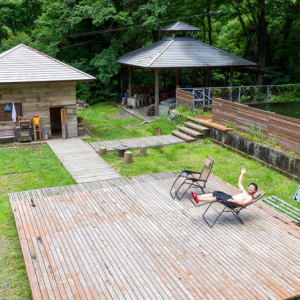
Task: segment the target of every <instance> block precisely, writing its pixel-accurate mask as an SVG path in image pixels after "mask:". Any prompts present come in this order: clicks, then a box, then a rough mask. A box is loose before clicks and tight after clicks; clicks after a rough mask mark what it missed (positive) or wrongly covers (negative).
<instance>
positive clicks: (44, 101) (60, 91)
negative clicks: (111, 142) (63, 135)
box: [0, 82, 78, 137]
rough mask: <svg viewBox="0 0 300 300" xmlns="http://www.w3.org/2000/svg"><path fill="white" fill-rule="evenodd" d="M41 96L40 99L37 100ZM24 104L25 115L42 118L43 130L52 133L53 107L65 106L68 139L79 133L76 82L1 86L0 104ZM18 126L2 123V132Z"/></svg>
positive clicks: (0, 126) (0, 125) (10, 122)
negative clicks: (51, 113) (51, 117)
mask: <svg viewBox="0 0 300 300" xmlns="http://www.w3.org/2000/svg"><path fill="white" fill-rule="evenodd" d="M38 96H39V99H37V98H38ZM12 102H15V103H22V110H23V115H30V118H31V119H32V117H33V116H34V115H38V116H40V119H41V127H42V129H45V130H49V132H50V112H49V107H51V106H65V107H66V110H67V128H68V137H75V136H77V135H78V132H77V111H76V89H75V82H56V83H48V82H46V83H24V84H23V83H22V84H2V85H0V103H5V104H6V103H12ZM16 126H17V122H16V123H13V122H12V121H9V122H2V121H0V130H3V129H10V128H13V127H16Z"/></svg>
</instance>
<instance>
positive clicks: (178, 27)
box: [158, 21, 200, 32]
mask: <svg viewBox="0 0 300 300" xmlns="http://www.w3.org/2000/svg"><path fill="white" fill-rule="evenodd" d="M158 30H159V31H169V32H174V31H200V29H199V28H197V27H194V26H191V25H188V24H185V23H182V22H179V21H178V22H176V23H173V24H171V25H168V26H166V27H163V28H161V29H158Z"/></svg>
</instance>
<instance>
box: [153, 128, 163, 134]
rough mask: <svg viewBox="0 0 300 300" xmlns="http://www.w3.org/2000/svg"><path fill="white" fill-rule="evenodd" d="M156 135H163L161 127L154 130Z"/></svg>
mask: <svg viewBox="0 0 300 300" xmlns="http://www.w3.org/2000/svg"><path fill="white" fill-rule="evenodd" d="M154 133H155V135H156V136H158V135H161V128H160V127H155V128H154Z"/></svg>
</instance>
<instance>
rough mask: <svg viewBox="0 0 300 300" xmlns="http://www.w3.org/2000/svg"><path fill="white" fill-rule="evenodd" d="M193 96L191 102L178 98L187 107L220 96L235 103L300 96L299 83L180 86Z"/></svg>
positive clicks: (181, 89) (294, 98)
mask: <svg viewBox="0 0 300 300" xmlns="http://www.w3.org/2000/svg"><path fill="white" fill-rule="evenodd" d="M178 91H179V94H180V91H185V92H187V93H188V94H189V95H190V97H193V99H194V100H193V103H191V102H190V103H186V101H185V100H184V99H181V98H179V99H180V102H181V103H180V104H181V105H185V106H187V107H188V108H193V109H194V108H195V107H197V106H199V105H200V106H203V105H210V104H211V101H212V98H222V99H225V100H228V101H231V102H235V103H260V102H261V103H264V102H269V101H280V102H281V101H293V100H296V99H299V98H300V85H299V84H283V85H257V86H233V87H209V88H180V89H177V93H178Z"/></svg>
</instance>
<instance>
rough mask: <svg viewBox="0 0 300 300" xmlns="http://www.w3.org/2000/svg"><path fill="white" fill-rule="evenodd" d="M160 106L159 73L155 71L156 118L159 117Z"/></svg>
mask: <svg viewBox="0 0 300 300" xmlns="http://www.w3.org/2000/svg"><path fill="white" fill-rule="evenodd" d="M158 105H159V71H158V69H155V116H158Z"/></svg>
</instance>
